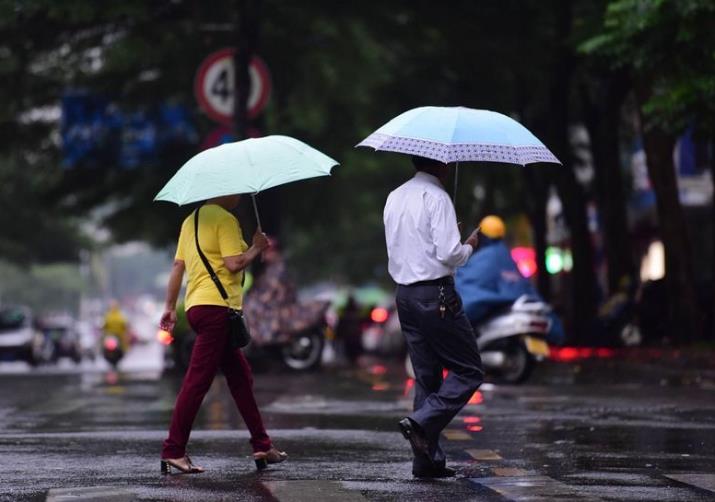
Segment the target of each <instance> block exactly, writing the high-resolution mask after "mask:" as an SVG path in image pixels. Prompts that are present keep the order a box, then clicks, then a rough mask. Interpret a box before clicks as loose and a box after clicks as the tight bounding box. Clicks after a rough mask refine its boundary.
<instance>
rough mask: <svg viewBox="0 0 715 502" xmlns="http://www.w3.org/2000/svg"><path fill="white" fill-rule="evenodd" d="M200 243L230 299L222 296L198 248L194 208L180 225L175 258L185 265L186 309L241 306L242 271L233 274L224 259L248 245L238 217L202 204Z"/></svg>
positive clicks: (213, 206)
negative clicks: (201, 306)
mask: <svg viewBox="0 0 715 502" xmlns="http://www.w3.org/2000/svg"><path fill="white" fill-rule="evenodd" d="M199 245H200V246H201V251H203V253H204V255H206V258H207V259H208V260H209V263H210V264H211V267H212V268H213V269H214V271H215V272H216V275H218V277H219V279H221V284H223V287H224V289H225V290H226V293H227V294H228V303H227V301H226V300H224V299H223V298H221V294H220V293H219V291H218V289H217V288H216V285H215V284H214V282H213V281H212V280H211V277H210V276H209V273H208V272H207V271H206V267H205V266H204V263H203V262H202V261H201V258H200V257H199V253H198V251H197V250H196V240H195V233H194V213H193V212H192V213H191V214H190V215H189V216H187V217H186V219H185V220H184V223H183V224H182V225H181V233H180V234H179V244H178V246H177V248H176V259H177V260H182V261H183V262H184V263H185V265H186V272H187V283H186V297H185V301H184V304H185V309H186V310H189V309H190V308H191V307H194V306H196V305H220V306H228V305H230V306H231V307H233V308H236V309H240V308H241V306H242V302H243V289H242V287H241V281H242V279H243V272H240V273H237V274H233V273H231V272H230V271H229V270H228V269H227V268H226V266H225V265H224V263H223V258H224V257H227V256H236V255H240V254H242V253H244V252H245V251H246V250H247V249H248V245H247V244H246V242H245V241H244V240H243V233H242V232H241V226H240V225H239V223H238V220H237V219H236V217H235V216H234V215H233V214H231V213H230V212H228V211H227V210H225V209H224V208H222V207H221V206H218V205H216V204H206V205H204V206H202V207H201V211H200V212H199Z"/></svg>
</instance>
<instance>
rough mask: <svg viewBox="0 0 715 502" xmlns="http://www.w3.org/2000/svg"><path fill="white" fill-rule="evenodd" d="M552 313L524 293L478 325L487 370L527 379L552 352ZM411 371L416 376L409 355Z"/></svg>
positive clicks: (507, 377) (513, 378)
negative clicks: (547, 339) (549, 340)
mask: <svg viewBox="0 0 715 502" xmlns="http://www.w3.org/2000/svg"><path fill="white" fill-rule="evenodd" d="M550 313H551V307H550V306H549V305H548V304H547V303H546V302H544V301H541V300H540V299H538V298H533V297H530V296H528V295H524V296H521V297H519V298H518V299H517V300H516V301H515V302H514V303H513V304H512V305H511V306H509V307H508V310H502V311H499V312H498V313H496V314H494V315H492V316H490V317H488V318H487V319H485V320H484V321H482V322H481V323H478V324H476V325H474V326H473V328H474V333H475V334H476V335H477V346H478V347H479V352H480V354H481V356H482V365H483V367H484V370H485V371H486V372H488V373H491V374H493V375H495V376H496V377H497V378H498V379H499V380H500V381H502V382H505V383H509V384H517V383H522V382H524V381H525V380H527V379H528V378H529V376H530V375H531V372H532V371H533V370H534V367H535V365H536V363H537V362H538V361H542V360H543V359H545V358H546V357H548V355H549V345H548V344H547V343H546V336H547V335H548V333H549V331H550V330H551V327H552V323H553V321H552V319H551V317H550ZM407 373H408V375H409V376H410V377H412V378H414V371H413V369H412V364H411V363H410V360H409V356H408V358H407Z"/></svg>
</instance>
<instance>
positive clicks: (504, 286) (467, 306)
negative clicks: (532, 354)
mask: <svg viewBox="0 0 715 502" xmlns="http://www.w3.org/2000/svg"><path fill="white" fill-rule="evenodd" d="M480 239H481V240H482V243H481V246H480V247H479V249H478V250H477V251H476V252H475V253H474V254H473V255H472V256H471V258H469V261H467V263H466V264H465V265H464V266H463V267H461V268H459V269H457V273H456V276H455V287H456V289H457V291H458V292H459V295H460V296H461V297H462V302H463V303H464V312H465V313H466V315H467V318H468V319H469V321H470V322H471V323H472V324H478V323H480V322H481V321H483V320H484V319H486V318H487V317H488V316H489V315H491V314H493V313H494V312H495V311H496V310H499V309H500V308H504V307H507V306H509V305H511V304H512V303H514V302H515V301H516V300H518V299H519V297H521V296H523V295H528V296H530V297H532V298H538V299H541V297H540V296H539V294H538V292H537V291H536V288H534V286H533V285H532V284H531V282H529V280H528V279H526V278H524V277H523V276H522V275H521V272H519V268H518V267H517V265H516V263H515V262H514V260H513V259H512V257H511V252H510V251H509V248H508V247H507V246H506V245H505V244H504V242H503V241H502V240H501V239H489V238H488V237H484V236H481V237H480ZM550 317H551V320H552V328H551V332H550V333H549V335H548V340H549V341H550V342H551V343H560V342H561V341H562V339H563V336H564V333H563V327H562V325H561V321H560V320H559V318H558V317H557V316H556V315H555V314H553V313H552V314H551V316H550Z"/></svg>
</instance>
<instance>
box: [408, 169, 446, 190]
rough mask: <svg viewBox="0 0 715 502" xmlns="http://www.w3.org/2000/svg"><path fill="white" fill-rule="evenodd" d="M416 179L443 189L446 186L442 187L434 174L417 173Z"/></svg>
mask: <svg viewBox="0 0 715 502" xmlns="http://www.w3.org/2000/svg"><path fill="white" fill-rule="evenodd" d="M415 178H416V179H420V180H423V181H426V182H427V183H431V184H432V185H435V186H438V187H440V188H442V189H443V188H444V185H442V182H441V181H440V180H439V178H438V177H437V176H435V175H434V174H430V173H426V172H424V171H417V172H416V173H415Z"/></svg>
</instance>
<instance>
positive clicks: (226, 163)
mask: <svg viewBox="0 0 715 502" xmlns="http://www.w3.org/2000/svg"><path fill="white" fill-rule="evenodd" d="M336 165H338V162H336V161H335V160H333V159H331V158H330V157H328V156H327V155H325V154H323V153H321V152H319V151H318V150H316V149H314V148H312V147H310V146H308V145H306V144H305V143H303V142H302V141H298V140H297V139H295V138H291V137H289V136H266V137H263V138H252V139H246V140H243V141H237V142H235V143H226V144H224V145H220V146H217V147H214V148H209V149H208V150H204V151H203V152H201V153H198V154H197V155H195V156H193V157H192V158H191V159H189V161H188V162H186V164H184V165H183V166H182V167H181V169H179V170H178V171H177V172H176V174H175V175H174V176H173V177H172V178H171V179H170V180H169V182H168V183H167V184H166V185H165V186H164V188H162V189H161V191H160V192H159V193H158V194H157V195H156V197H154V200H163V201H168V202H174V203H176V204H179V205H180V206H181V205H184V204H190V203H192V202H198V201H202V200H207V199H211V198H214V197H221V196H223V195H233V194H246V193H250V194H256V193H258V192H260V191H262V190H266V189H268V188H271V187H275V186H278V185H284V184H286V183H290V182H292V181H299V180H303V179H308V178H315V177H318V176H329V175H330V170H331V169H332V168H333V167H334V166H336Z"/></svg>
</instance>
